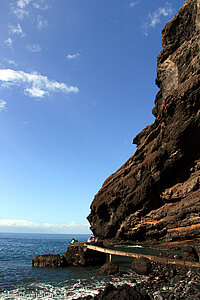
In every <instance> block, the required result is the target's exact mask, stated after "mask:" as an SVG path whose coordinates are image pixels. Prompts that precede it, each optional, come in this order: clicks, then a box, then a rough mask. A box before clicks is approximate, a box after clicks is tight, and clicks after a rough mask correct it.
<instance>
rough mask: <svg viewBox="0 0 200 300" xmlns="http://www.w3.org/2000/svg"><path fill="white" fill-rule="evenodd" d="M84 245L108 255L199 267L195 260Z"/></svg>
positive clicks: (199, 264)
mask: <svg viewBox="0 0 200 300" xmlns="http://www.w3.org/2000/svg"><path fill="white" fill-rule="evenodd" d="M85 246H86V247H87V249H90V250H94V251H98V252H103V253H106V254H110V255H118V256H127V257H134V258H141V257H145V258H148V259H150V260H151V261H154V262H158V263H163V264H173V265H179V266H188V267H196V268H200V263H199V262H195V261H185V260H178V259H171V258H166V257H159V256H154V255H146V254H139V253H132V252H124V251H119V250H112V249H108V248H102V247H98V246H94V245H88V244H85Z"/></svg>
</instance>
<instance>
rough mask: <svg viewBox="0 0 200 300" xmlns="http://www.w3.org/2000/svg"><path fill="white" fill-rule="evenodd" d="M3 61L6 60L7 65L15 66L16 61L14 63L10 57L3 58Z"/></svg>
mask: <svg viewBox="0 0 200 300" xmlns="http://www.w3.org/2000/svg"><path fill="white" fill-rule="evenodd" d="M5 61H7V63H8V64H9V65H13V66H17V63H16V62H15V61H14V60H12V59H7V58H5Z"/></svg>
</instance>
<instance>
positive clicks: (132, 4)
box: [129, 1, 139, 8]
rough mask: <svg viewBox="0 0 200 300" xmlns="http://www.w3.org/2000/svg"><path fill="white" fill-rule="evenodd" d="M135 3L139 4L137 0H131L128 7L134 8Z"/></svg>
mask: <svg viewBox="0 0 200 300" xmlns="http://www.w3.org/2000/svg"><path fill="white" fill-rule="evenodd" d="M137 4H139V1H131V2H130V4H129V6H130V8H134V7H135V6H136V5H137Z"/></svg>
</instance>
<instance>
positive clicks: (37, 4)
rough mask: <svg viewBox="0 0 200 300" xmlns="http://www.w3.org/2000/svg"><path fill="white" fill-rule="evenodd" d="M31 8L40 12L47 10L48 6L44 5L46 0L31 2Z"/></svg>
mask: <svg viewBox="0 0 200 300" xmlns="http://www.w3.org/2000/svg"><path fill="white" fill-rule="evenodd" d="M33 7H35V8H37V9H40V10H47V9H49V5H48V4H47V3H46V0H38V1H35V2H33Z"/></svg>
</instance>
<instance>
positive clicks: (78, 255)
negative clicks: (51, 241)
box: [64, 242, 106, 267]
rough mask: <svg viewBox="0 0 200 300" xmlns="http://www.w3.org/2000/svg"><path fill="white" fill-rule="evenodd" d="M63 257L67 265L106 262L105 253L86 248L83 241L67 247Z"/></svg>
mask: <svg viewBox="0 0 200 300" xmlns="http://www.w3.org/2000/svg"><path fill="white" fill-rule="evenodd" d="M64 257H65V259H66V261H67V262H68V264H69V265H74V266H82V267H88V266H100V265H103V264H104V263H105V262H106V254H104V253H101V252H97V251H93V250H90V249H87V247H86V246H85V245H84V243H81V242H79V243H75V244H72V245H70V246H69V247H68V249H67V251H66V252H65V254H64Z"/></svg>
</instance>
